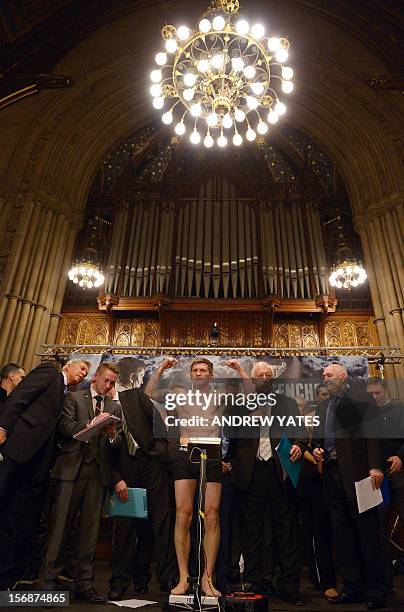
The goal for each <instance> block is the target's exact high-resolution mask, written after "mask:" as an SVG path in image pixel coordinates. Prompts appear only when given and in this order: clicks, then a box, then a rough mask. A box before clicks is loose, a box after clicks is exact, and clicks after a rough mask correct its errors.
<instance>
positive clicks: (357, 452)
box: [313, 363, 386, 610]
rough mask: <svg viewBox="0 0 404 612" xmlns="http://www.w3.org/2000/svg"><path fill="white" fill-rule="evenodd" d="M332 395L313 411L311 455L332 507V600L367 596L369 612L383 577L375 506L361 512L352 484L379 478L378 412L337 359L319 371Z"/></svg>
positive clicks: (379, 601)
mask: <svg viewBox="0 0 404 612" xmlns="http://www.w3.org/2000/svg"><path fill="white" fill-rule="evenodd" d="M323 379H324V384H325V385H326V387H327V389H328V392H329V394H330V399H329V400H326V401H324V402H322V403H321V404H320V406H319V407H318V409H317V415H318V416H320V426H319V428H318V431H317V432H315V433H314V436H313V448H314V450H313V455H314V457H315V458H316V459H317V461H322V460H323V461H324V467H323V474H324V490H325V497H326V501H327V503H328V505H329V508H330V514H331V523H332V528H333V535H334V542H335V547H336V552H337V565H338V567H339V569H340V572H341V574H342V577H343V580H344V590H343V592H342V593H341V594H340V595H339V596H338V597H334V598H333V599H332V600H330V602H331V603H336V604H344V603H356V602H360V601H363V600H364V597H366V602H367V607H368V609H369V610H376V609H379V608H383V607H384V603H385V597H386V580H385V570H384V563H383V555H382V549H381V542H380V537H379V533H380V525H379V515H378V511H377V508H372V509H370V510H367V511H366V512H363V513H361V514H359V511H358V505H357V501H356V494H355V482H357V481H359V480H362V479H364V478H366V477H368V476H370V477H371V478H372V483H373V486H374V488H379V487H380V486H381V483H382V481H383V467H384V461H383V453H382V447H381V444H380V440H378V439H377V437H376V436H377V435H378V433H377V432H378V429H377V424H378V421H377V419H378V415H377V410H376V408H375V407H374V406H373V405H372V404H371V402H370V396H369V395H368V394H364V393H363V392H362V393H356V394H355V392H354V390H353V389H350V388H349V386H348V373H347V371H346V369H345V368H344V367H343V366H341V365H340V364H338V363H333V364H331V365H329V366H327V367H326V368H324V371H323Z"/></svg>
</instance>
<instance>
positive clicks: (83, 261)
mask: <svg viewBox="0 0 404 612" xmlns="http://www.w3.org/2000/svg"><path fill="white" fill-rule="evenodd" d="M102 225H110V222H109V221H108V220H106V219H104V218H103V217H100V216H98V215H96V216H95V217H94V218H91V219H89V220H88V224H87V227H86V229H85V237H84V248H83V249H82V250H81V257H78V258H77V259H76V261H75V262H74V263H73V265H72V267H71V269H70V270H69V273H68V277H69V279H70V280H71V281H73V283H74V284H75V285H78V286H79V287H81V288H82V289H92V288H93V287H95V288H97V287H101V285H102V284H103V282H104V275H103V273H102V270H101V267H100V266H99V265H98V263H97V262H98V252H97V249H96V244H97V243H99V242H102V234H101V232H102V229H101V226H102Z"/></svg>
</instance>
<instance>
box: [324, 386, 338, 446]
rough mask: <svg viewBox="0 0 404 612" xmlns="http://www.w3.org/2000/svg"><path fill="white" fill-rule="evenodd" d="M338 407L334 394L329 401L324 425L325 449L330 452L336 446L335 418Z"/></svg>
mask: <svg viewBox="0 0 404 612" xmlns="http://www.w3.org/2000/svg"><path fill="white" fill-rule="evenodd" d="M336 409H337V398H336V396H333V397H331V398H330V401H329V402H328V410H327V416H326V419H325V427H324V450H326V451H327V453H330V452H331V451H332V450H333V449H334V448H335V433H334V420H335V411H336Z"/></svg>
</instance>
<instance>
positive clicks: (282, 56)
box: [275, 49, 289, 62]
mask: <svg viewBox="0 0 404 612" xmlns="http://www.w3.org/2000/svg"><path fill="white" fill-rule="evenodd" d="M288 56H289V54H288V52H287V51H286V49H278V51H277V52H276V53H275V58H276V61H277V62H286V60H287V59H288Z"/></svg>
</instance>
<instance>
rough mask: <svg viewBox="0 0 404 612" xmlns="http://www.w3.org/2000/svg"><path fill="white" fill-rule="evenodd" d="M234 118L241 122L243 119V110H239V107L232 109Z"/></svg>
mask: <svg viewBox="0 0 404 612" xmlns="http://www.w3.org/2000/svg"><path fill="white" fill-rule="evenodd" d="M234 118H235V120H236V121H238V122H239V123H242V122H243V121H244V119H245V112H244V111H242V110H241V108H236V110H235V111H234Z"/></svg>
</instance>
